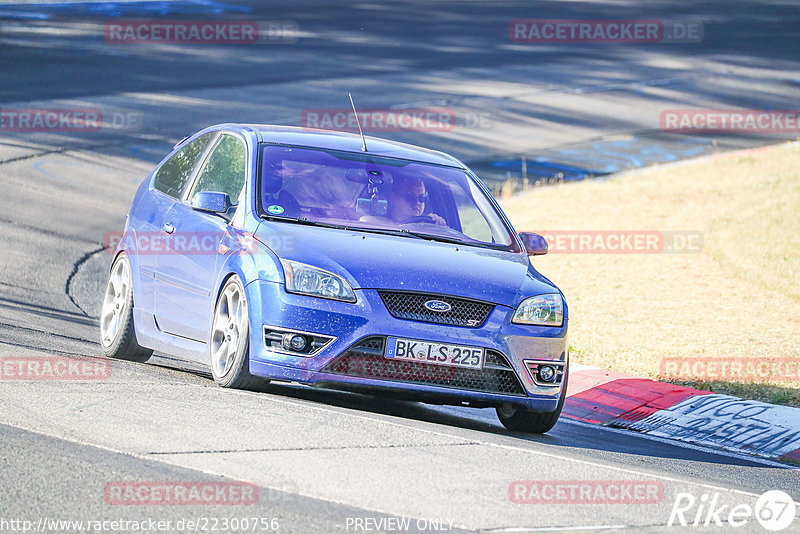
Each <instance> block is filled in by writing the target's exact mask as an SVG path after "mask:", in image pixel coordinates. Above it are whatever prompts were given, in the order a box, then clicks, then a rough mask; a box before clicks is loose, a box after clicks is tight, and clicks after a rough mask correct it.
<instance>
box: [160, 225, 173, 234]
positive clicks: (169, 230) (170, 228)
mask: <svg viewBox="0 0 800 534" xmlns="http://www.w3.org/2000/svg"><path fill="white" fill-rule="evenodd" d="M161 229H162V230H164V231H165V232H167V233H168V234H171V233H172V232H174V231H175V227H174V226H172V224H171V223H165V224H163V225H162V226H161Z"/></svg>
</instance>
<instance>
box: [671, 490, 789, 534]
mask: <svg viewBox="0 0 800 534" xmlns="http://www.w3.org/2000/svg"><path fill="white" fill-rule="evenodd" d="M796 516H797V504H796V503H795V502H794V500H793V499H792V497H791V496H789V495H788V494H786V493H785V492H783V491H780V490H772V491H768V492H766V493H764V494H763V495H761V496H760V497H759V498H758V500H757V501H756V504H755V506H750V505H749V504H734V505H731V504H722V503H721V502H720V494H719V493H714V494H712V495H709V494H708V493H704V494H703V495H701V496H700V498H697V497H695V496H694V495H692V494H691V493H678V494H677V495H676V496H675V503H674V504H673V505H672V512H670V515H669V522H668V523H667V525H669V526H670V527H673V526H681V527H703V532H705V531H706V530H707V529H708V527H727V529H726V532H729V531H731V529H732V528H735V529H738V528H741V527H745V528H742V530H741V531H742V532H754V525H753V521H754V520H755V521H757V522H758V524H760V525H761V526H762V527H763V528H765V529H767V530H769V531H772V532H778V531H782V530H786V529H787V528H789V527H790V526H791V525H792V523H793V522H794V520H795V517H796Z"/></svg>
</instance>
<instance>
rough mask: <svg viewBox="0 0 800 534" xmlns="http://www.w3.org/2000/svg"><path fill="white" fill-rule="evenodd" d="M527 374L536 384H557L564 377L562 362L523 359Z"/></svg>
mask: <svg viewBox="0 0 800 534" xmlns="http://www.w3.org/2000/svg"><path fill="white" fill-rule="evenodd" d="M523 363H524V364H525V368H526V369H528V375H529V376H530V378H531V380H532V381H533V383H534V384H536V385H537V386H558V385H561V381H562V380H563V379H564V363H563V362H554V361H547V360H542V361H538V360H524V361H523Z"/></svg>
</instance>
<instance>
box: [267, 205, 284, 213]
mask: <svg viewBox="0 0 800 534" xmlns="http://www.w3.org/2000/svg"><path fill="white" fill-rule="evenodd" d="M267 211H268V212H270V213H271V214H273V215H280V214H281V213H283V206H278V205H277V204H273V205H272V206H270V207H268V208H267Z"/></svg>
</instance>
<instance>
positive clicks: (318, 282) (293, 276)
mask: <svg viewBox="0 0 800 534" xmlns="http://www.w3.org/2000/svg"><path fill="white" fill-rule="evenodd" d="M281 263H282V264H283V272H284V274H285V275H286V291H288V292H289V293H297V294H299V295H310V296H312V297H322V298H325V299H333V300H341V301H342V302H351V303H352V302H355V301H356V294H355V293H354V292H353V288H352V287H350V284H348V283H347V280H345V279H344V278H342V277H341V276H339V275H338V274H333V273H331V272H328V271H324V270H322V269H318V268H317V267H313V266H311V265H306V264H305V263H300V262H297V261H291V260H281Z"/></svg>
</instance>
